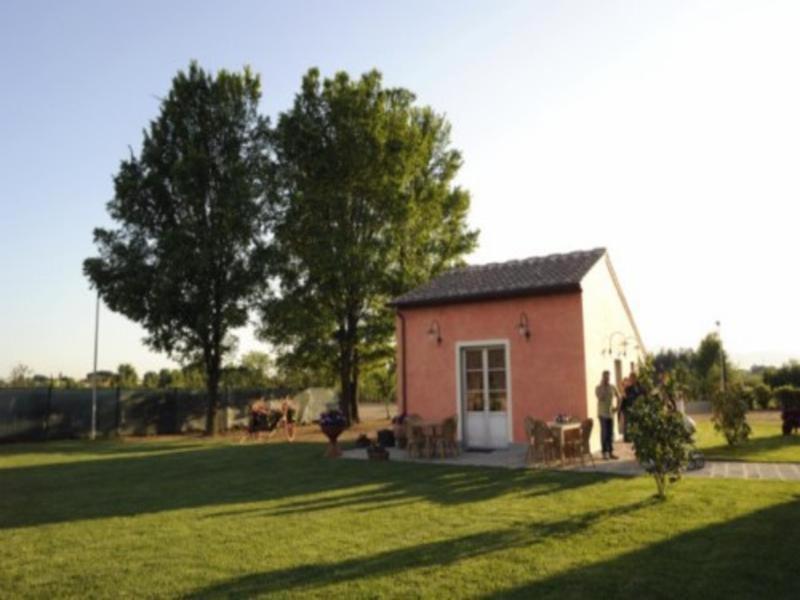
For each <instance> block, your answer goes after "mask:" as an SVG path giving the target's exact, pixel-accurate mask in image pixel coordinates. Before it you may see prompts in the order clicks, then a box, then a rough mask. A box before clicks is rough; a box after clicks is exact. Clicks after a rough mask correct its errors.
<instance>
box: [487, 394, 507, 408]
mask: <svg viewBox="0 0 800 600" xmlns="http://www.w3.org/2000/svg"><path fill="white" fill-rule="evenodd" d="M489 410H490V411H492V412H505V410H506V393H505V392H489Z"/></svg>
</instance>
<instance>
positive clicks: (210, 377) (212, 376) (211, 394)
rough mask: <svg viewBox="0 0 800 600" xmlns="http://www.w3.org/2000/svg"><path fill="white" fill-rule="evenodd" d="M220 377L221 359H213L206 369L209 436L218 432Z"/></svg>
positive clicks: (207, 431) (207, 428)
mask: <svg viewBox="0 0 800 600" xmlns="http://www.w3.org/2000/svg"><path fill="white" fill-rule="evenodd" d="M219 378H220V368H219V361H218V360H214V359H212V360H211V361H210V364H208V367H207V370H206V395H207V396H208V406H207V408H206V435H209V436H213V435H215V434H216V433H217V409H218V408H219Z"/></svg>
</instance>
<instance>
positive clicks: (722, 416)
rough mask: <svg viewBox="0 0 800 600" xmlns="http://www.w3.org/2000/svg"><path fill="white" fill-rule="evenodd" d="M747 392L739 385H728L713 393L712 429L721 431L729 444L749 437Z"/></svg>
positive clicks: (740, 441) (739, 442)
mask: <svg viewBox="0 0 800 600" xmlns="http://www.w3.org/2000/svg"><path fill="white" fill-rule="evenodd" d="M747 393H748V392H747V390H746V389H745V388H743V387H742V386H741V385H729V386H728V387H727V388H726V389H725V390H722V391H719V392H717V393H716V394H715V395H714V400H713V401H712V410H713V413H712V415H711V420H712V421H713V423H714V429H715V430H716V431H718V432H720V433H722V435H723V436H724V437H725V441H727V442H728V445H729V446H736V445H738V444H741V443H742V442H746V441H747V438H748V437H750V431H751V429H750V425H748V423H747V409H748V404H749V403H748V398H747Z"/></svg>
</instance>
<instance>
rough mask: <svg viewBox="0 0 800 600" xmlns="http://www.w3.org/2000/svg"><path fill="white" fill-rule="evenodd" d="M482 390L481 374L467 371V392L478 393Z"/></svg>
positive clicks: (480, 372)
mask: <svg viewBox="0 0 800 600" xmlns="http://www.w3.org/2000/svg"><path fill="white" fill-rule="evenodd" d="M482 389H483V372H482V371H467V390H473V391H480V390H482Z"/></svg>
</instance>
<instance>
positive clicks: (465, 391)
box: [459, 346, 509, 448]
mask: <svg viewBox="0 0 800 600" xmlns="http://www.w3.org/2000/svg"><path fill="white" fill-rule="evenodd" d="M507 358H508V357H507V356H506V347H505V346H483V347H467V348H462V349H461V355H460V361H459V362H460V363H461V390H462V398H461V406H462V415H463V418H464V428H463V434H464V438H465V442H466V445H467V446H468V447H472V448H504V447H506V446H507V445H508V442H509V437H508V401H509V395H508V361H507Z"/></svg>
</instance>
